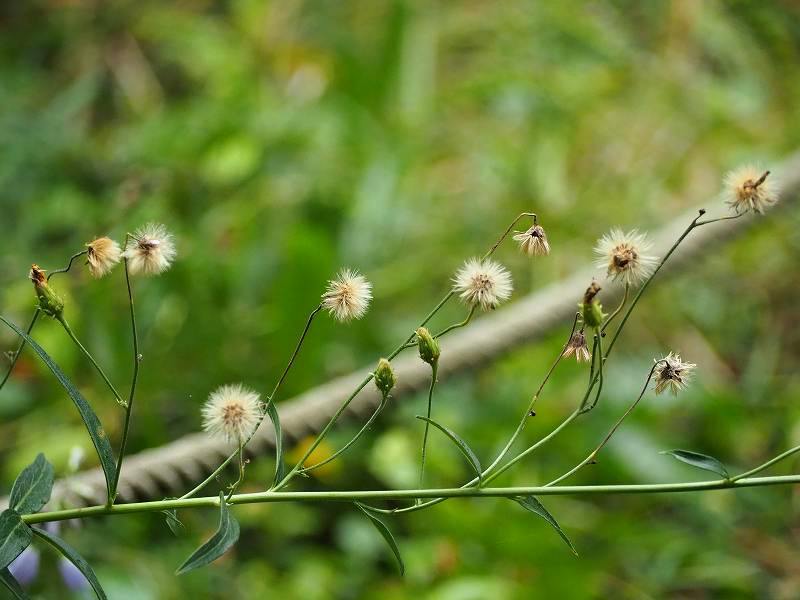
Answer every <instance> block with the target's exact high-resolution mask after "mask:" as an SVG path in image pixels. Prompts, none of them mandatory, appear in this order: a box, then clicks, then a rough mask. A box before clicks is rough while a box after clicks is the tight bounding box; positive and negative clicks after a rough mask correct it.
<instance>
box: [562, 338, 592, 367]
mask: <svg viewBox="0 0 800 600" xmlns="http://www.w3.org/2000/svg"><path fill="white" fill-rule="evenodd" d="M573 355H574V356H575V360H577V361H578V362H585V361H588V360H589V359H590V358H591V357H592V356H591V354H589V347H588V346H587V345H586V336H585V335H584V333H583V331H576V332H575V333H573V334H572V337H571V338H569V342H567V347H566V348H564V354H563V356H565V357H570V356H573Z"/></svg>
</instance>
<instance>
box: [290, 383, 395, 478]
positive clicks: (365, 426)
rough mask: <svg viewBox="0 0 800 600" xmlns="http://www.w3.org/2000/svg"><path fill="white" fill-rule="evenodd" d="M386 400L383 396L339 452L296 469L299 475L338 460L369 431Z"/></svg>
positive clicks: (386, 397) (384, 406)
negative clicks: (362, 424)
mask: <svg viewBox="0 0 800 600" xmlns="http://www.w3.org/2000/svg"><path fill="white" fill-rule="evenodd" d="M388 398H389V396H388V395H387V396H383V398H381V402H380V404H378V408H377V409H375V412H373V413H372V416H371V417H370V418H369V419H368V420H367V422H366V423H364V426H363V427H362V428H361V429H360V430H359V431H358V433H357V434H355V435H354V436H353V438H352V439H351V440H350V441H349V442H347V443H346V444H345V445H344V446H342V447H341V448H339V450H337V451H336V452H334V453H333V454H331V455H330V456H329V457H328V458H326V459H325V460H322V461H320V462H318V463H317V464H315V465H311V466H309V467H303V468H301V469H298V471H297V472H298V473H299V474H300V475H303V474H305V473H308V472H309V471H313V470H314V469H318V468H320V467H321V466H323V465H327V464H328V463H329V462H331V461H334V460H336V459H337V458H339V456H341V455H342V454H344V453H345V452H346V451H347V449H348V448H350V446H352V445H353V444H355V443H356V442H357V441H358V440H359V438H360V437H361V436H362V435H364V433H365V432H366V431H367V430H368V429H369V427H370V425H372V424H373V423H374V422H375V419H377V418H378V415H380V414H381V412H383V409H384V408H386V401H387V399H388Z"/></svg>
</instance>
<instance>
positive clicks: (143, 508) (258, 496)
mask: <svg viewBox="0 0 800 600" xmlns="http://www.w3.org/2000/svg"><path fill="white" fill-rule="evenodd" d="M796 484H800V475H779V476H772V477H752V478H746V479H740V480H738V481H730V480H726V479H715V480H709V481H692V482H681V483H649V484H631V485H584V486H551V487H543V486H532V487H527V486H526V487H511V488H508V487H505V488H474V487H471V488H442V489H426V490H357V491H322V492H258V493H253V494H237V495H234V496H232V497H231V498H230V500H229V503H230V504H262V503H271V502H298V501H302V502H354V501H370V500H404V499H414V498H514V497H516V496H578V495H581V496H583V495H611V494H669V493H680V492H701V491H708V490H728V489H738V488H746V487H763V486H773V485H796ZM219 502H220V500H219V496H207V497H203V498H185V499H174V500H156V501H151V502H135V503H130V504H115V505H113V506H107V505H97V506H89V507H85V508H71V509H66V510H59V511H52V512H42V513H35V514H27V515H22V520H23V521H24V522H25V523H28V524H29V525H33V524H36V523H48V522H51V521H66V520H69V519H81V518H86V517H91V516H101V515H123V514H134V513H144V512H157V511H162V510H174V509H179V508H201V507H208V508H211V507H218V506H219Z"/></svg>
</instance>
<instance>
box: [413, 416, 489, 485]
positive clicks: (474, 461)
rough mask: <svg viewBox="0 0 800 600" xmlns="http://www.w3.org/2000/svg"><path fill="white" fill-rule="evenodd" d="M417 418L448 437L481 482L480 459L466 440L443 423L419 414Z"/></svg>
mask: <svg viewBox="0 0 800 600" xmlns="http://www.w3.org/2000/svg"><path fill="white" fill-rule="evenodd" d="M417 418H418V419H420V420H421V421H427V422H428V423H430V424H431V425H433V426H434V427H436V429H438V430H439V431H441V432H442V433H443V434H445V435H446V436H447V437H448V438H450V440H451V441H452V442H453V443H454V444H455V445H456V446H457V447H458V449H459V450H460V451H461V454H463V455H464V457H465V458H466V459H467V461H468V462H469V464H470V466H471V467H472V469H473V470H474V471H475V474H476V475H477V476H478V480H479V481H480V482H483V469H482V468H481V461H479V460H478V457H477V455H476V454H475V453H474V452H473V451H472V448H470V447H469V446H468V445H467V442H465V441H464V440H463V439H461V438H460V437H459V436H458V435H457V434H456V432H455V431H453V430H452V429H448V428H447V427H445V426H444V425H440V424H439V423H437V422H436V421H434V420H433V419H429V418H427V417H423V416H421V415H417Z"/></svg>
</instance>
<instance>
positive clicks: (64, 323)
mask: <svg viewBox="0 0 800 600" xmlns="http://www.w3.org/2000/svg"><path fill="white" fill-rule="evenodd" d="M56 319H57V320H58V322H59V323H61V325H62V326H63V327H64V331H66V332H67V335H68V336H69V337H70V338H71V339H72V341H73V342H75V345H76V346H78V348H80V350H81V352H83V354H84V355H85V356H86V358H88V359H89V362H90V363H92V366H93V367H94V368H95V370H96V371H97V372H98V373H99V374H100V377H102V378H103V381H105V382H106V385H107V386H108V389H110V390H111V393H112V394H114V397H115V398H116V399H117V402H118V403H119V404H120V405H121V406H127V403H126V402H125V400H123V399H122V396H120V395H119V392H117V390H116V388H115V387H114V384H112V383H111V381H110V380H109V379H108V377H107V376H106V374H105V373H104V372H103V369H102V368H101V367H100V365H98V364H97V361H96V360H95V359H94V357H93V356H92V355H91V354H90V353H89V351H88V350H87V349H86V348H84V346H83V344H81V342H80V340H78V338H77V337H76V336H75V333H74V332H73V331H72V329H71V328H70V326H69V324H68V323H67V320H66V319H65V318H64V317H63V315H62V316H57V317H56Z"/></svg>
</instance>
